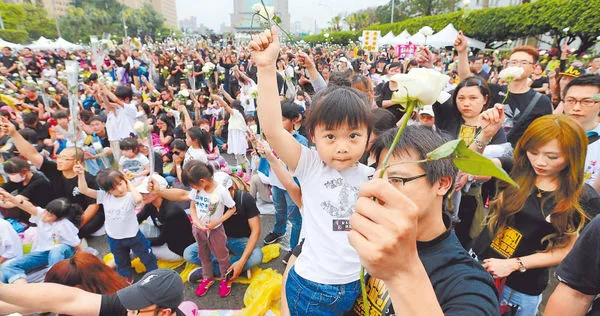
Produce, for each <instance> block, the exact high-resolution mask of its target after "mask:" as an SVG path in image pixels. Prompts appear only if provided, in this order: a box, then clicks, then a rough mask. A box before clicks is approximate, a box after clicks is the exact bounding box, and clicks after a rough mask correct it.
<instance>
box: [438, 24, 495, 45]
mask: <svg viewBox="0 0 600 316" xmlns="http://www.w3.org/2000/svg"><path fill="white" fill-rule="evenodd" d="M457 35H458V31H457V30H456V28H455V27H454V25H452V23H450V24H448V25H446V27H445V28H444V29H442V30H441V31H439V32H437V33H435V34H433V35H432V36H430V37H428V38H427V45H431V46H433V47H445V46H452V45H454V40H456V36H457ZM467 40H468V43H469V46H471V47H475V48H479V49H484V48H485V43H484V42H481V41H478V40H476V39H472V38H467Z"/></svg>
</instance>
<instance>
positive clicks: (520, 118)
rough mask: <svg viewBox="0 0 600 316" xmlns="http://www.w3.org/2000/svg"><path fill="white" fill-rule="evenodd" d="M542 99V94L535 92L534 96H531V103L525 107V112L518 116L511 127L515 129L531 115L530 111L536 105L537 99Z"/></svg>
mask: <svg viewBox="0 0 600 316" xmlns="http://www.w3.org/2000/svg"><path fill="white" fill-rule="evenodd" d="M541 97H542V94H541V93H539V92H537V91H536V92H535V95H534V96H533V98H531V101H529V104H528V105H527V107H526V108H525V111H523V113H521V114H520V115H519V118H518V119H517V121H516V122H515V123H514V124H513V127H516V126H517V125H519V124H520V123H521V122H522V121H523V120H525V118H526V117H527V116H528V115H529V113H531V111H533V107H535V105H536V104H537V102H538V101H539V99H540V98H541Z"/></svg>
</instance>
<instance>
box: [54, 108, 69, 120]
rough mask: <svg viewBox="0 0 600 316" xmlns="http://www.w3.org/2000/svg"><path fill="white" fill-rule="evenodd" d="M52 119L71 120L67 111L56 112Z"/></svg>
mask: <svg viewBox="0 0 600 316" xmlns="http://www.w3.org/2000/svg"><path fill="white" fill-rule="evenodd" d="M52 117H53V118H54V119H55V120H58V119H63V118H69V114H68V113H67V111H63V110H59V111H56V112H54V114H53V115H52Z"/></svg>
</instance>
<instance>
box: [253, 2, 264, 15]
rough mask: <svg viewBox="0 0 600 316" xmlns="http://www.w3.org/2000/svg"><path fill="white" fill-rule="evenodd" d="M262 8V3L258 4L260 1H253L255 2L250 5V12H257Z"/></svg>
mask: <svg viewBox="0 0 600 316" xmlns="http://www.w3.org/2000/svg"><path fill="white" fill-rule="evenodd" d="M262 8H263V6H262V4H260V3H255V4H254V5H253V6H252V12H254V13H259V12H260V11H261V10H262Z"/></svg>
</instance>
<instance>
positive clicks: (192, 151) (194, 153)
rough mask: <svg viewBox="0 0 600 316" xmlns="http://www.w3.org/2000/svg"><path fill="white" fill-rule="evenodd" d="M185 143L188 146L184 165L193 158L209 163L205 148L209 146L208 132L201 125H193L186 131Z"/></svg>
mask: <svg viewBox="0 0 600 316" xmlns="http://www.w3.org/2000/svg"><path fill="white" fill-rule="evenodd" d="M185 144H186V145H187V146H188V149H187V151H186V152H185V158H184V159H183V165H184V166H185V164H186V163H187V162H188V161H191V160H198V161H202V162H204V163H208V157H207V156H206V150H205V148H207V147H208V133H206V132H204V130H202V129H201V128H200V127H191V128H189V129H188V130H187V132H186V133H185Z"/></svg>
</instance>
